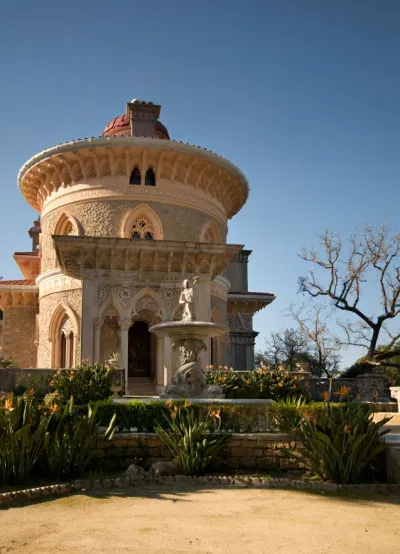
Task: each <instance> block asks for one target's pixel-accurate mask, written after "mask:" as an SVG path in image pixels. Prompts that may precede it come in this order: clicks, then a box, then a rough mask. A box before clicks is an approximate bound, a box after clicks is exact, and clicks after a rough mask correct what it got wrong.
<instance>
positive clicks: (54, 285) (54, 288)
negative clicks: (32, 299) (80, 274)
mask: <svg viewBox="0 0 400 554" xmlns="http://www.w3.org/2000/svg"><path fill="white" fill-rule="evenodd" d="M81 288H82V283H81V281H80V280H79V279H74V278H73V277H69V276H67V275H57V276H54V277H50V278H48V279H45V280H44V281H43V282H42V283H41V284H40V286H39V298H43V297H44V296H47V295H48V294H53V293H54V292H61V291H66V290H75V289H81Z"/></svg>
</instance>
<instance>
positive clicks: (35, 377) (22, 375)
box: [0, 367, 125, 394]
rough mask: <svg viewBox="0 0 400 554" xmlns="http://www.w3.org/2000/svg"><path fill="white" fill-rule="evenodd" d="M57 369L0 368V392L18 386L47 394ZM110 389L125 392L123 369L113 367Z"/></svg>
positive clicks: (10, 390)
mask: <svg viewBox="0 0 400 554" xmlns="http://www.w3.org/2000/svg"><path fill="white" fill-rule="evenodd" d="M56 371H58V370H57V369H43V368H38V369H32V368H21V367H7V368H0V392H5V393H9V392H13V391H14V390H18V387H26V385H27V384H29V388H33V389H35V390H36V391H38V392H39V393H41V394H47V393H48V392H50V390H51V388H50V385H49V382H50V380H51V378H52V377H53V375H54V373H55V372H56ZM61 371H79V370H74V369H62V370H61ZM111 390H112V391H113V392H114V393H118V392H121V394H124V393H125V370H124V369H113V375H112V383H111Z"/></svg>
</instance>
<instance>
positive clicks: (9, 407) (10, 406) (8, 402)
mask: <svg viewBox="0 0 400 554" xmlns="http://www.w3.org/2000/svg"><path fill="white" fill-rule="evenodd" d="M4 408H5V409H6V410H12V409H13V402H12V400H8V399H7V400H6V401H5V402H4Z"/></svg>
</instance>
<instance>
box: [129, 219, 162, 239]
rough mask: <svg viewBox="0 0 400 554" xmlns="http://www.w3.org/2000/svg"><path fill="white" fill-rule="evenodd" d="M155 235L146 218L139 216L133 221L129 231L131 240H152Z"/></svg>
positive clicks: (151, 225) (152, 226)
mask: <svg viewBox="0 0 400 554" xmlns="http://www.w3.org/2000/svg"><path fill="white" fill-rule="evenodd" d="M155 234H156V233H155V229H154V225H153V223H152V222H151V221H150V219H149V218H148V217H146V216H145V215H142V214H139V215H138V216H137V217H136V218H135V219H134V221H133V224H132V229H131V237H132V238H133V240H154V237H155Z"/></svg>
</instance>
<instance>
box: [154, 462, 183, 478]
mask: <svg viewBox="0 0 400 554" xmlns="http://www.w3.org/2000/svg"><path fill="white" fill-rule="evenodd" d="M178 473H179V466H178V464H177V463H175V462H154V464H152V466H151V468H150V470H149V474H150V475H153V476H156V477H160V476H171V475H177V474H178Z"/></svg>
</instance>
